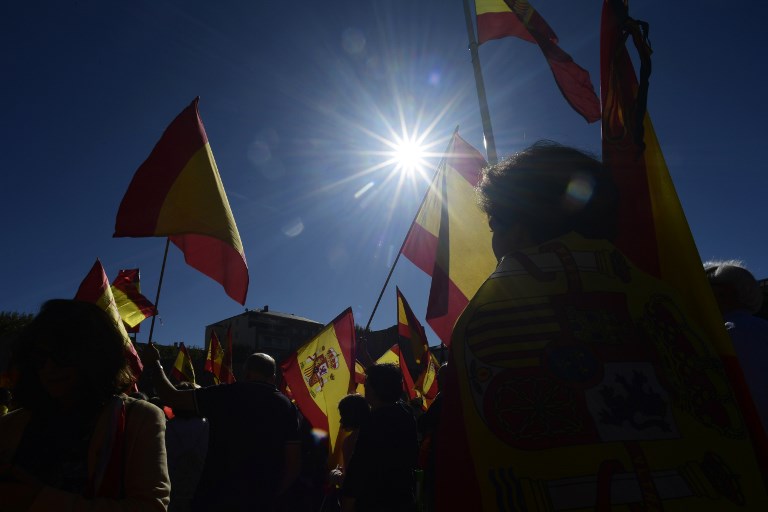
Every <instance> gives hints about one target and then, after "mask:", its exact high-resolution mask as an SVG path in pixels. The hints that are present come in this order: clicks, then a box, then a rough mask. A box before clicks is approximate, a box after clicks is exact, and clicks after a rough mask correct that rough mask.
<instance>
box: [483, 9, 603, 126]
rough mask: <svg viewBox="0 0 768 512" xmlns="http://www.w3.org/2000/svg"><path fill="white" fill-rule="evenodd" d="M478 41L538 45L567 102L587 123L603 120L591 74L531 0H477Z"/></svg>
mask: <svg viewBox="0 0 768 512" xmlns="http://www.w3.org/2000/svg"><path fill="white" fill-rule="evenodd" d="M475 13H476V15H477V40H478V43H479V44H483V43H484V42H486V41H489V40H491V39H499V38H502V37H507V36H514V37H519V38H520V39H524V40H525V41H528V42H531V43H534V44H537V45H538V46H539V48H541V51H542V53H543V54H544V57H545V58H546V59H547V63H548V64H549V67H550V69H551V70H552V74H553V75H554V77H555V82H556V83H557V86H558V87H559V88H560V92H562V93H563V96H564V97H565V99H566V101H567V102H568V103H569V104H570V105H571V107H573V109H574V110H575V111H576V112H578V113H579V114H581V115H582V116H583V117H584V119H586V120H587V122H589V123H592V122H595V121H597V120H598V119H600V102H599V100H598V99H597V95H595V88H594V87H593V86H592V80H591V79H590V78H589V73H588V72H587V71H586V70H585V69H583V68H582V67H581V66H579V65H578V64H576V63H575V62H574V61H573V59H572V58H571V56H570V55H568V54H567V53H565V52H564V51H563V50H562V49H561V48H560V47H559V46H558V40H557V35H555V32H554V31H553V30H552V28H551V27H550V26H549V25H548V24H547V22H546V21H544V18H542V17H541V15H539V13H538V12H536V10H535V9H534V8H533V7H532V6H531V4H530V3H528V0H475Z"/></svg>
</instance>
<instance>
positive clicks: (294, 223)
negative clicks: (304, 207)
mask: <svg viewBox="0 0 768 512" xmlns="http://www.w3.org/2000/svg"><path fill="white" fill-rule="evenodd" d="M282 230H283V234H284V235H285V236H287V237H290V238H294V237H297V236H299V235H300V234H301V233H302V232H303V231H304V222H302V220H301V218H299V217H296V218H294V219H291V220H290V221H289V222H287V223H285V224H283V228H282Z"/></svg>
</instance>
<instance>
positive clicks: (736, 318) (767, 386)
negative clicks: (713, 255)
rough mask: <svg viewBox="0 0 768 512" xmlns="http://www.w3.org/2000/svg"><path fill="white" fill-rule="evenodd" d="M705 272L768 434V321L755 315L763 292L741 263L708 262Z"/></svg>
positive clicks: (761, 302) (733, 261)
mask: <svg viewBox="0 0 768 512" xmlns="http://www.w3.org/2000/svg"><path fill="white" fill-rule="evenodd" d="M704 271H705V272H706V273H707V279H709V284H710V286H712V291H713V292H714V294H715V300H717V304H718V306H719V307H720V312H721V313H722V314H723V320H724V321H725V328H726V330H727V331H728V334H729V335H730V337H731V341H732V342H733V348H734V350H736V355H737V356H738V358H739V363H740V364H741V368H742V370H743V371H744V378H745V379H746V381H747V385H748V386H749V391H750V393H751V394H752V399H753V400H754V401H755V405H756V406H757V410H758V413H759V414H760V420H761V421H762V423H763V429H764V430H766V432H768V320H765V319H763V318H760V317H758V316H755V313H757V312H758V311H760V308H761V307H762V304H763V292H762V290H760V285H758V284H757V280H756V279H755V276H753V275H752V273H751V272H750V271H749V270H747V269H746V268H745V267H744V264H743V263H742V262H740V261H736V260H729V261H708V262H706V263H704Z"/></svg>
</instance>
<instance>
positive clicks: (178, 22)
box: [0, 0, 768, 347]
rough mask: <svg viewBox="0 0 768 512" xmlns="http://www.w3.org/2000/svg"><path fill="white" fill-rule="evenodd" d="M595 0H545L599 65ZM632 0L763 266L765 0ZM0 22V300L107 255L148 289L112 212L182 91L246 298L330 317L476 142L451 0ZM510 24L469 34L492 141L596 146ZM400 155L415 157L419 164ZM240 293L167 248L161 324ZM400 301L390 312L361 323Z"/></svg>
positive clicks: (134, 10) (76, 273)
mask: <svg viewBox="0 0 768 512" xmlns="http://www.w3.org/2000/svg"><path fill="white" fill-rule="evenodd" d="M601 4H602V3H601V2H599V1H591V2H590V1H578V2H574V1H572V0H548V1H546V2H542V1H539V2H535V8H536V10H537V11H538V12H539V13H540V14H541V16H542V17H543V18H544V19H546V20H547V22H548V23H549V24H550V25H551V26H552V27H553V28H555V29H556V31H557V35H558V38H559V44H560V45H561V46H562V47H563V48H566V49H567V51H568V53H569V54H570V55H571V56H572V57H573V59H574V61H576V62H578V63H579V64H580V65H581V66H582V67H584V68H585V69H586V70H587V71H589V72H590V74H591V76H592V77H593V78H594V77H597V76H599V29H600V10H601ZM631 7H632V13H633V16H634V17H636V18H638V19H641V20H645V21H648V22H649V23H650V26H651V33H650V36H651V41H652V43H653V50H654V54H653V65H654V69H653V74H652V76H651V91H652V93H651V95H650V97H649V102H648V111H649V113H650V114H651V115H652V117H653V120H654V128H655V130H656V135H657V137H658V139H659V141H660V144H661V146H662V148H663V150H664V155H665V157H666V161H667V164H668V167H669V171H670V175H671V177H672V179H673V181H674V183H675V188H676V190H677V192H678V194H679V196H680V200H681V203H682V205H683V208H684V210H685V213H686V217H687V219H688V222H689V224H690V226H691V229H692V232H693V236H694V240H695V242H696V244H697V247H698V250H699V253H700V254H701V257H702V258H703V259H709V258H718V257H720V258H722V257H726V258H730V257H737V258H741V259H744V260H745V261H746V263H747V265H748V266H749V267H750V268H751V270H752V271H753V272H754V274H755V275H756V276H757V277H758V278H762V277H768V261H766V258H765V254H766V252H768V242H766V241H765V238H764V236H763V218H764V217H765V214H766V208H765V206H764V203H765V201H764V199H763V196H764V195H765V190H766V189H767V188H768V174H767V173H766V172H765V163H764V161H765V157H764V154H763V153H764V151H763V150H762V148H763V141H764V140H765V138H766V135H768V133H767V131H768V130H767V129H766V128H765V123H764V121H763V119H765V118H766V117H768V104H766V102H764V101H763V89H764V83H765V74H766V72H765V70H764V65H763V62H764V60H765V59H764V57H763V56H762V54H761V52H762V50H763V49H764V48H767V47H768V34H766V32H765V31H764V30H763V26H762V25H763V22H762V20H764V19H765V17H766V15H767V14H768V6H766V5H764V4H763V3H761V2H741V3H740V4H739V8H738V9H737V10H736V11H734V12H733V13H731V12H728V13H726V12H724V11H723V4H722V3H719V2H714V1H703V2H699V3H698V4H697V8H696V9H691V8H690V6H689V5H687V4H683V3H675V2H665V1H663V0H647V1H643V2H640V1H635V2H633V3H632V5H631ZM0 43H2V45H3V47H4V48H6V49H7V51H6V52H4V53H3V54H2V56H0V65H1V66H2V69H3V75H4V77H9V78H8V79H6V80H3V81H2V82H0V92H2V97H3V98H5V99H6V104H5V106H4V108H3V115H2V116H0V140H2V152H3V155H4V156H3V166H2V172H0V190H2V191H3V193H4V196H3V201H2V202H0V215H2V218H3V219H5V221H6V222H5V224H4V227H5V231H4V243H3V244H2V245H1V246H0V279H1V281H0V282H2V283H3V286H2V293H0V311H19V312H30V313H34V312H36V311H37V310H38V309H39V307H40V305H41V304H42V303H43V302H44V301H45V300H46V299H49V298H54V297H70V296H71V294H72V290H74V289H77V286H78V284H79V282H80V280H81V279H82V276H83V275H85V274H86V273H87V272H88V270H89V269H90V267H91V265H92V264H93V261H94V260H95V259H96V258H97V257H98V258H100V259H101V261H103V262H104V264H105V265H106V266H107V267H108V268H111V269H118V268H141V269H142V292H143V293H144V294H145V295H146V296H147V297H154V295H155V292H156V287H157V282H158V279H159V272H160V265H161V262H162V247H161V246H158V244H157V240H154V239H151V238H148V239H135V240H131V241H130V243H127V242H126V241H125V240H115V239H112V238H111V235H112V231H113V227H114V219H115V214H116V213H117V210H118V206H119V204H120V200H121V198H122V196H123V194H124V193H125V190H126V188H127V186H128V184H129V183H130V180H131V177H132V176H133V173H134V172H135V170H136V169H137V167H138V166H139V165H140V164H141V163H142V162H143V161H144V159H145V158H146V156H147V152H148V150H149V149H150V148H152V147H153V146H154V144H155V143H156V142H157V140H158V139H159V138H160V136H161V135H162V132H163V129H164V128H165V127H166V126H167V125H168V121H169V120H170V119H173V118H174V116H176V115H177V114H178V113H179V112H180V111H181V110H182V109H183V108H184V107H185V106H186V105H188V104H189V100H190V98H194V97H196V96H200V98H201V102H202V103H203V104H204V105H205V127H206V132H207V134H208V136H209V137H210V138H211V139H212V140H214V141H215V146H216V147H215V154H216V162H217V165H218V167H219V170H220V173H221V178H222V180H223V181H224V182H225V183H226V185H227V196H228V198H229V202H230V206H231V209H232V212H233V215H234V216H235V218H236V219H237V225H238V229H239V232H240V236H241V239H242V243H243V246H244V247H245V249H246V251H247V253H248V262H249V273H250V277H251V282H252V283H253V286H251V288H250V292H249V294H248V299H247V302H246V305H245V306H246V307H249V308H256V307H263V306H264V305H266V304H268V305H269V306H270V308H271V309H272V310H274V311H283V312H289V313H295V314H297V315H300V316H304V317H307V318H311V319H313V320H316V321H318V322H321V323H328V322H330V321H331V320H332V319H333V318H334V317H335V316H336V315H337V314H338V312H339V311H341V310H343V309H344V308H346V307H347V306H348V305H350V304H351V305H352V308H353V311H354V314H355V315H356V316H357V317H358V318H367V317H368V315H369V314H370V312H371V310H372V309H373V305H374V303H375V301H376V297H377V294H378V292H379V290H380V287H381V283H382V282H383V280H384V278H385V276H386V275H387V272H388V270H389V266H390V265H391V264H392V262H393V260H394V258H395V256H396V255H397V251H398V249H399V247H400V245H401V244H402V241H403V239H404V237H405V234H406V232H407V230H408V228H409V226H410V225H411V222H412V220H413V218H414V215H415V213H416V211H417V209H418V207H419V203H420V201H421V198H422V197H423V196H424V192H425V190H426V188H427V186H428V182H429V179H430V178H431V176H432V175H433V173H434V167H435V165H436V164H437V162H438V161H439V159H440V156H439V153H440V152H441V151H442V150H443V148H445V147H446V145H447V142H448V139H449V137H450V136H451V134H452V133H453V130H454V128H455V126H456V125H459V126H460V127H461V134H462V137H463V138H465V139H466V141H467V142H468V143H469V144H471V145H472V146H474V147H476V148H478V149H481V148H482V129H481V125H480V116H479V113H478V110H477V98H476V97H475V91H474V83H473V76H472V65H471V62H470V60H469V52H468V51H467V47H466V46H467V40H466V29H465V21H464V13H463V10H462V5H461V2H460V1H458V0H456V1H455V2H445V1H439V0H424V1H421V2H412V1H407V0H391V1H387V2H381V1H364V2H360V1H352V0H339V1H338V2H333V3H332V4H328V3H325V4H323V3H317V2H310V1H307V0H298V1H297V2H290V3H286V2H278V1H275V0H270V1H263V2H250V3H232V4H227V5H226V6H222V5H220V4H216V3H211V2H202V1H200V0H190V1H183V2H182V1H181V0H173V1H168V2H150V1H149V0H139V1H136V2H130V3H125V2H122V3H116V2H110V3H104V2H97V1H95V0H83V1H80V2H76V3H75V2H51V3H48V5H46V6H45V8H43V7H40V6H38V5H36V4H34V3H28V2H17V3H13V4H9V5H8V6H5V7H4V9H3V12H2V16H0ZM516 43H517V42H514V44H513V42H511V41H509V40H506V41H505V40H492V41H488V42H486V43H484V44H483V45H482V46H481V47H480V49H479V52H480V58H481V59H482V62H483V74H484V78H485V83H486V88H487V90H488V100H489V108H490V111H491V115H492V116H493V123H494V135H495V139H496V145H497V151H498V153H499V155H500V156H504V155H508V154H510V153H511V152H514V151H516V150H518V149H521V148H523V147H525V146H527V145H529V144H531V143H533V142H534V141H536V140H538V139H541V138H549V139H554V140H557V141H559V142H562V143H565V144H570V145H574V146H577V147H579V148H582V149H586V150H589V151H592V152H594V153H597V154H600V151H601V147H600V127H599V126H597V125H596V124H595V125H585V123H584V121H583V119H582V118H581V117H580V116H579V115H578V114H576V113H575V112H574V111H573V110H572V109H571V108H570V107H569V105H568V104H567V103H566V102H564V101H563V99H562V95H561V94H560V91H559V90H558V89H557V85H556V84H555V83H554V81H553V80H552V73H551V71H550V70H549V67H548V66H547V63H546V60H545V59H543V58H542V57H541V51H540V50H539V49H538V48H537V47H536V46H535V45H530V44H522V43H520V44H516ZM414 141H415V142H416V143H418V144H409V142H414ZM416 145H421V146H423V152H422V153H421V154H419V153H418V151H415V148H414V146H416ZM398 146H400V149H402V150H403V151H402V153H401V157H402V159H398V157H396V156H395V152H396V151H395V148H396V147H398ZM411 160H415V161H416V162H417V163H418V162H419V161H421V162H423V163H424V164H426V165H423V166H422V168H421V171H418V170H417V172H411V171H410V170H409V169H411V165H410V164H409V163H408V162H409V161H411ZM485 249H486V250H489V249H488V248H485ZM478 250H482V249H481V248H478ZM392 281H393V282H392V283H391V285H390V286H389V288H388V289H387V291H386V294H387V296H385V297H383V298H382V301H384V303H390V304H391V303H392V302H393V301H394V300H395V286H393V285H397V286H399V287H400V289H401V290H402V291H403V293H404V294H405V295H406V296H407V297H408V300H409V303H410V305H411V307H412V308H413V310H414V313H415V314H416V316H417V317H418V318H421V319H423V318H424V317H425V311H426V304H427V297H428V291H429V277H428V276H425V275H423V274H422V273H421V272H420V271H419V270H418V269H416V268H415V267H414V266H413V265H412V264H411V263H410V262H407V263H405V262H401V263H400V264H399V265H398V268H396V269H395V273H394V275H393V277H392ZM387 301H390V302H387ZM242 311H243V308H242V307H241V306H240V305H238V304H237V303H235V302H233V301H232V300H231V299H229V298H228V297H227V296H226V295H224V294H222V293H221V287H220V285H218V284H217V283H216V282H214V281H212V280H210V279H206V278H204V277H201V276H200V275H199V274H198V273H197V272H196V271H195V270H194V269H191V268H189V267H188V266H187V265H186V264H184V263H183V256H182V255H181V254H180V253H179V251H171V253H170V254H169V261H168V265H167V271H166V275H165V278H164V283H163V301H162V302H161V307H160V311H159V315H158V316H159V320H161V321H162V322H158V324H156V330H155V334H154V337H155V339H156V340H157V341H158V342H159V343H161V344H171V343H173V342H178V341H184V342H185V345H186V346H188V347H204V346H205V341H206V340H205V339H204V328H205V325H207V324H212V323H215V322H218V321H220V320H222V319H224V318H229V317H231V316H234V315H236V314H238V313H241V312H242ZM392 323H393V322H392V319H391V316H390V315H386V314H383V313H379V314H378V315H377V316H376V317H375V318H374V319H373V323H372V328H374V329H383V328H385V327H388V326H391V325H392ZM425 328H426V329H427V330H428V332H427V334H428V336H429V338H430V339H433V340H437V337H435V336H434V335H433V333H432V332H431V330H430V329H429V327H428V326H426V325H425ZM146 336H147V333H146V332H142V333H140V334H139V338H138V340H139V341H140V342H145V341H146Z"/></svg>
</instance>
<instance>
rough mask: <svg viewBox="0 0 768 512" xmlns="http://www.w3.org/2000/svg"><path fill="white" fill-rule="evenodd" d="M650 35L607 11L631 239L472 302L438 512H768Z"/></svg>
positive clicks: (617, 146) (531, 258) (612, 129)
mask: <svg viewBox="0 0 768 512" xmlns="http://www.w3.org/2000/svg"><path fill="white" fill-rule="evenodd" d="M641 27H642V25H641V24H639V23H637V22H635V21H634V20H631V19H629V18H628V16H627V15H626V5H625V3H624V2H623V1H621V0H616V1H614V0H606V2H605V3H604V8H603V19H602V33H601V56H602V62H601V64H602V80H603V82H602V88H601V91H602V92H603V101H604V108H603V113H604V119H603V156H604V160H605V164H606V166H607V168H608V170H609V171H610V172H611V173H612V174H613V176H614V178H615V181H616V182H617V184H618V186H619V188H620V189H621V190H622V192H623V193H621V194H620V195H619V200H620V203H621V205H620V208H619V215H618V217H619V218H618V225H619V236H618V237H617V238H611V239H597V238H586V237H583V236H581V235H579V234H578V233H576V232H573V231H572V232H570V233H565V234H562V235H561V236H558V237H557V238H555V239H552V240H548V241H546V242H544V243H542V244H541V245H538V246H532V247H525V248H520V249H519V250H517V251H515V252H512V253H510V254H509V255H508V256H507V257H505V258H504V259H503V260H502V261H501V262H500V263H499V265H498V267H497V269H496V271H495V272H494V273H493V274H492V275H491V276H490V277H489V278H488V280H487V281H486V282H485V283H483V285H482V286H481V287H480V289H479V290H478V292H477V293H476V294H475V296H474V297H473V298H472V300H471V301H470V303H469V304H468V306H467V308H466V309H465V311H464V312H463V313H462V315H461V317H460V318H459V320H458V322H457V323H456V326H455V328H454V332H453V342H452V346H451V351H450V363H449V365H448V372H447V382H446V389H445V399H444V402H443V405H442V414H441V418H442V421H441V425H440V431H439V432H438V435H437V445H436V468H437V470H436V488H437V491H436V493H435V495H436V499H437V504H436V505H437V506H436V510H485V511H491V510H493V511H496V510H505V511H512V510H553V511H556V510H578V511H586V510H593V511H609V510H627V511H635V510H638V511H639V510H665V511H668V512H675V511H679V512H688V511H691V510H718V511H726V510H733V511H736V510H764V509H768V496H767V495H766V489H765V483H764V478H763V475H764V474H765V473H762V472H761V470H760V461H761V459H762V453H763V452H762V449H761V446H760V438H759V437H758V435H757V432H756V430H754V429H753V428H751V426H750V421H751V420H750V414H749V413H748V409H747V408H745V406H744V404H745V403H746V402H745V401H744V399H743V397H740V395H741V392H740V389H739V383H738V382H737V381H735V380H734V378H733V375H734V372H733V370H734V369H737V368H738V367H737V365H735V364H734V363H735V358H734V357H733V355H732V354H733V350H732V348H731V347H730V346H729V343H728V340H727V338H725V329H724V327H723V324H722V317H721V316H720V314H719V312H718V311H717V310H716V307H715V302H714V299H713V297H712V293H711V291H710V290H708V289H707V286H706V278H705V275H704V272H703V269H702V265H701V261H700V260H699V258H698V254H697V253H696V249H695V245H694V243H693V239H692V237H691V234H690V231H689V229H688V226H687V224H686V222H685V217H684V215H683V211H682V208H681V207H680V204H679V201H678V199H677V195H676V193H675V190H674V186H673V185H672V182H671V179H670V177H669V173H668V171H667V169H666V166H665V164H664V160H663V157H662V156H661V151H660V149H659V145H658V141H657V140H656V138H655V136H654V134H653V128H652V125H651V123H650V120H649V118H648V116H647V113H646V112H645V108H644V99H645V93H646V90H647V89H646V87H647V83H648V82H647V77H648V70H649V67H648V65H649V61H648V59H649V55H650V53H649V51H648V49H647V48H646V47H645V44H646V42H645V38H644V36H643V33H642V30H641ZM627 36H630V37H631V38H632V40H633V41H634V42H635V44H636V45H638V46H639V50H640V51H639V54H640V59H639V61H640V62H641V77H642V78H641V81H640V82H639V83H638V82H637V81H636V79H635V76H634V71H633V68H632V61H631V60H630V59H629V57H628V55H627V52H626V50H625V48H624V44H625V41H626V40H627ZM638 130H641V131H638ZM734 383H736V385H734Z"/></svg>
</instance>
